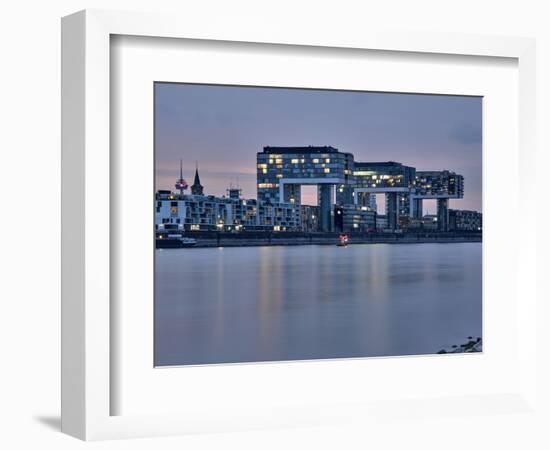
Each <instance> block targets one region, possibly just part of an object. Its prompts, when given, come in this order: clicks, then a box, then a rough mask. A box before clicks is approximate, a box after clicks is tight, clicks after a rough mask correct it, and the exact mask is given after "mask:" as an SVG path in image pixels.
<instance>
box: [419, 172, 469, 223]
mask: <svg viewBox="0 0 550 450" xmlns="http://www.w3.org/2000/svg"><path fill="white" fill-rule="evenodd" d="M462 197H464V177H463V176H462V175H459V174H456V173H454V172H451V171H449V170H441V171H419V172H416V186H415V189H414V193H413V195H412V196H411V198H412V206H413V207H412V211H411V214H412V216H413V217H416V218H420V217H422V201H423V200H427V199H436V200H437V225H438V230H439V231H449V199H451V198H455V199H459V198H462Z"/></svg>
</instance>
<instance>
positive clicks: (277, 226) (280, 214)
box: [156, 146, 481, 232]
mask: <svg viewBox="0 0 550 450" xmlns="http://www.w3.org/2000/svg"><path fill="white" fill-rule="evenodd" d="M256 170H257V199H243V198H242V192H241V189H240V188H239V187H236V188H234V187H233V186H231V187H230V188H229V189H228V190H227V193H228V195H227V196H223V197H216V196H212V195H204V187H203V186H202V184H201V181H200V176H199V170H198V164H197V166H196V168H195V176H194V182H193V185H192V186H191V194H190V195H186V194H185V190H186V189H187V188H188V185H187V182H186V181H185V179H184V178H183V170H182V162H181V161H180V173H179V178H178V179H177V181H176V184H175V187H176V189H177V190H178V191H179V194H176V193H172V192H170V191H159V192H158V193H157V199H156V201H157V206H156V224H157V227H166V226H167V225H168V224H170V226H176V227H181V228H182V229H185V230H216V229H217V230H237V231H238V230H243V229H249V230H271V231H307V232H313V231H354V230H357V231H368V230H373V229H377V230H381V229H383V230H387V231H398V230H399V229H400V228H403V229H409V228H418V227H422V228H427V229H430V228H432V227H433V226H434V224H435V226H436V228H437V229H438V230H440V231H449V230H451V229H453V230H455V229H456V230H458V229H462V230H466V229H473V228H476V226H477V224H479V226H478V228H480V229H481V216H479V217H478V216H476V215H475V214H474V213H475V211H470V212H467V211H464V212H458V210H449V199H451V198H454V199H459V198H462V197H463V196H464V177H463V176H462V175H459V174H456V173H454V172H451V171H449V170H442V171H417V170H416V168H414V167H411V166H406V165H403V164H401V163H399V162H395V161H385V162H358V161H355V160H354V157H353V155H352V154H351V153H345V152H340V151H339V150H338V149H337V148H334V147H330V146H323V147H319V146H315V147H314V146H307V147H264V148H263V151H262V152H259V153H257V167H256ZM303 185H314V186H316V187H317V206H308V205H301V188H302V186H303ZM377 194H384V196H385V215H384V216H381V215H377V214H376V211H377V204H376V195H377ZM426 199H436V200H437V215H436V216H435V218H434V219H433V220H432V219H431V218H429V217H428V216H423V211H422V202H423V200H426ZM451 211H454V212H451ZM451 222H452V223H451Z"/></svg>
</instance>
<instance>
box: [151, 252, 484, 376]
mask: <svg viewBox="0 0 550 450" xmlns="http://www.w3.org/2000/svg"><path fill="white" fill-rule="evenodd" d="M481 323H482V314H481V244H479V243H466V244H463V243H461V244H403V245H398V244H397V245H396V244H393V245H388V244H386V245H384V244H375V245H351V246H349V247H346V248H341V247H336V246H296V247H240V248H204V249H162V250H156V295H155V352H156V355H155V364H156V365H157V366H161V365H182V364H207V363H227V362H245V361H246V362H249V361H279V360H300V359H319V358H345V357H361V356H391V355H413V354H426V353H435V352H437V351H438V350H440V349H441V348H443V347H447V346H450V345H453V344H461V343H464V342H466V337H467V336H474V337H477V336H481Z"/></svg>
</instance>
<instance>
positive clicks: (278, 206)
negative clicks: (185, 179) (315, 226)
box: [155, 191, 301, 231]
mask: <svg viewBox="0 0 550 450" xmlns="http://www.w3.org/2000/svg"><path fill="white" fill-rule="evenodd" d="M155 223H156V227H157V229H165V228H167V225H168V226H173V225H175V226H176V227H177V228H178V229H180V230H185V231H215V230H219V231H241V230H266V231H291V230H292V231H298V230H300V229H301V225H300V223H301V218H300V208H299V206H298V205H293V204H282V203H270V204H266V203H264V202H258V201H257V200H255V199H241V198H229V197H215V196H213V195H185V194H184V195H178V194H174V193H172V192H170V191H159V192H158V193H157V195H156V214H155Z"/></svg>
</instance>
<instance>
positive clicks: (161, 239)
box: [155, 234, 197, 248]
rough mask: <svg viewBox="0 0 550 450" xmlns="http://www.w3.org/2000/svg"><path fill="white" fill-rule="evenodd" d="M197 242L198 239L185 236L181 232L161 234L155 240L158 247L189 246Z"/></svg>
mask: <svg viewBox="0 0 550 450" xmlns="http://www.w3.org/2000/svg"><path fill="white" fill-rule="evenodd" d="M196 244H197V240H196V239H193V238H188V237H184V236H182V235H181V234H167V235H166V234H159V235H157V238H156V242H155V246H156V248H188V247H194V246H195V245H196Z"/></svg>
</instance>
